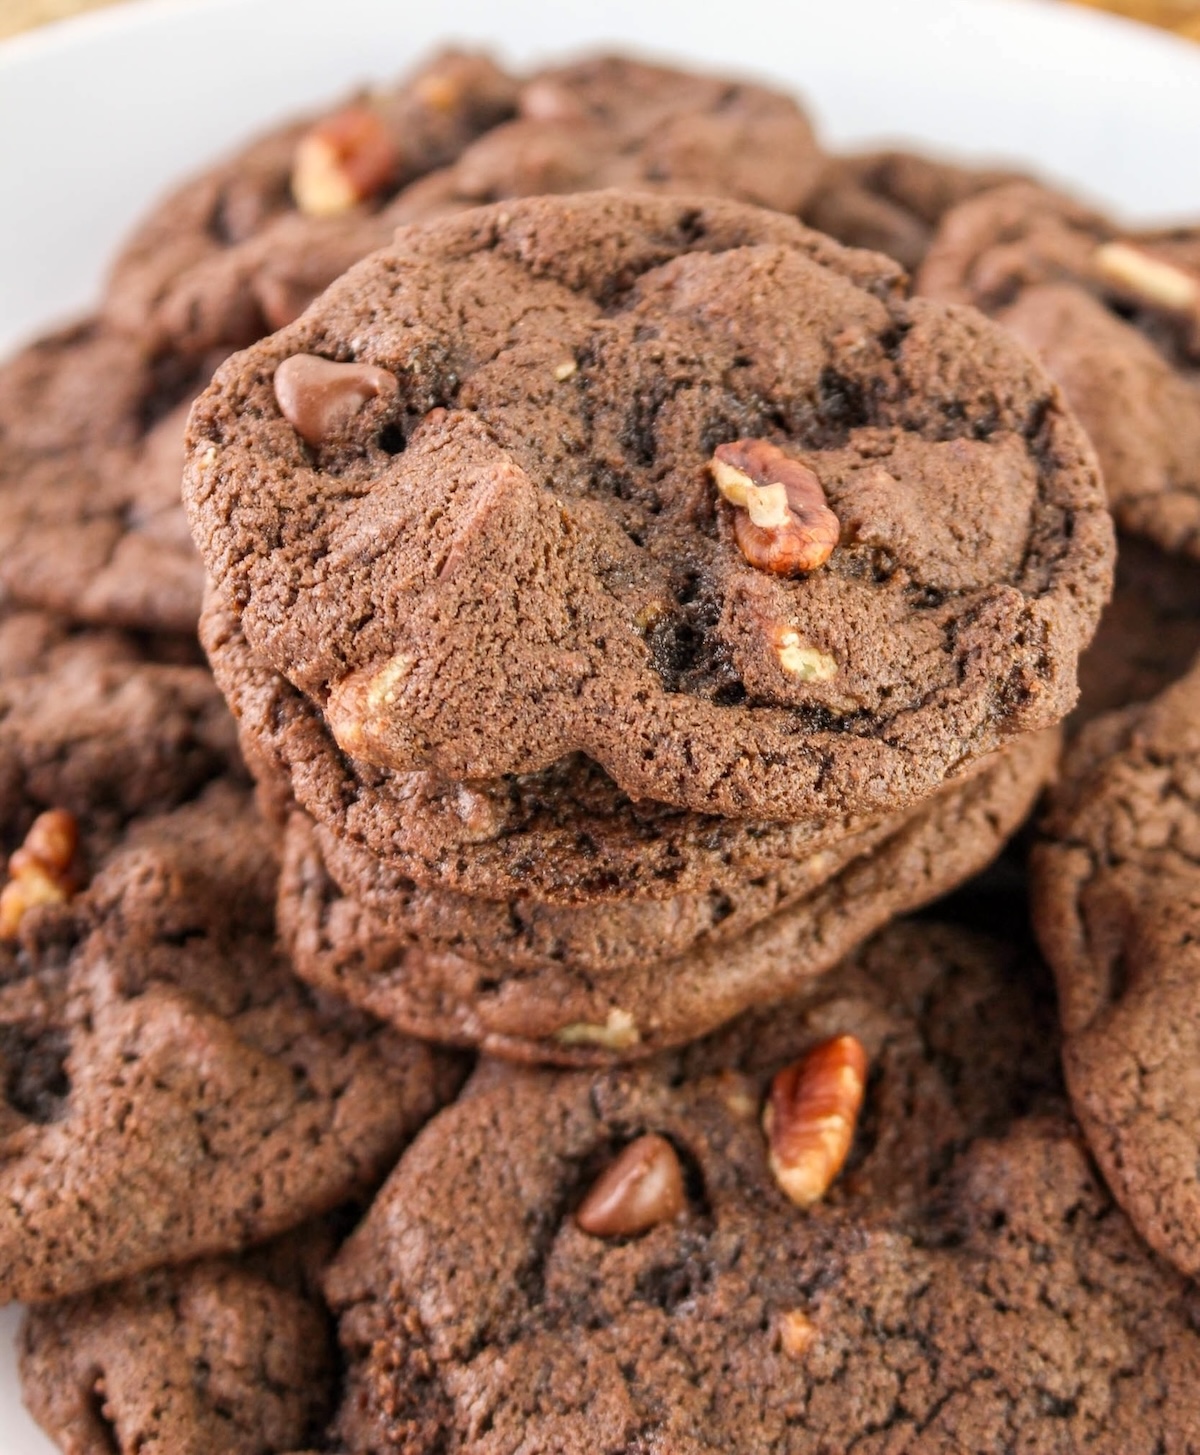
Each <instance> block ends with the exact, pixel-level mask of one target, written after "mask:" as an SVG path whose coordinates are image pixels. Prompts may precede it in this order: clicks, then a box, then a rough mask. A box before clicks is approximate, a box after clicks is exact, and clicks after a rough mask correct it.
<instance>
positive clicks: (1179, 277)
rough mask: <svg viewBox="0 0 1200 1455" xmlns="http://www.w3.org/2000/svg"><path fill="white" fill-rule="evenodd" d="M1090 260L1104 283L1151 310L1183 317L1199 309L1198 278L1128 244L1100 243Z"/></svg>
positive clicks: (1199, 284) (1199, 291)
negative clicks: (1128, 295)
mask: <svg viewBox="0 0 1200 1455" xmlns="http://www.w3.org/2000/svg"><path fill="white" fill-rule="evenodd" d="M1092 261H1093V263H1094V264H1095V266H1096V270H1097V271H1098V272H1099V274H1100V276H1101V277H1102V278H1103V279H1104V281H1105V282H1106V283H1110V284H1112V285H1113V286H1114V287H1116V288H1119V289H1120V290H1121V292H1123V293H1126V294H1131V295H1132V296H1133V297H1134V298H1135V299H1136V300H1137V301H1138V302H1140V303H1144V304H1147V305H1148V306H1149V307H1151V308H1161V309H1164V310H1165V311H1166V312H1168V313H1184V314H1194V313H1197V311H1198V310H1200V277H1197V276H1196V275H1195V274H1194V273H1191V272H1187V271H1185V270H1184V269H1183V268H1177V267H1176V266H1175V264H1174V263H1168V262H1165V261H1164V260H1163V259H1162V258H1156V257H1155V256H1154V255H1153V253H1149V252H1146V251H1144V250H1143V249H1142V248H1138V247H1134V246H1133V245H1132V244H1131V243H1123V242H1109V243H1103V244H1101V246H1100V247H1098V248H1097V249H1096V251H1095V252H1094V253H1093V254H1092Z"/></svg>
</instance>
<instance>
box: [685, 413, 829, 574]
mask: <svg viewBox="0 0 1200 1455" xmlns="http://www.w3.org/2000/svg"><path fill="white" fill-rule="evenodd" d="M709 469H710V470H711V471H712V475H713V479H714V480H715V481H716V482H717V489H718V490H719V491H720V492H721V494H722V496H723V497H724V498H725V499H726V500H727V501H728V502H729V504H730V505H732V506H733V508H734V514H733V534H734V538H735V540H736V541H737V543H738V549H739V550H740V551H741V553H742V555H743V556H745V558H746V560H747V561H749V563H750V564H751V565H752V566H754V567H756V568H757V569H758V570H760V571H770V572H771V574H772V575H774V576H800V575H803V574H804V573H805V572H807V571H815V570H816V569H817V567H818V566H823V565H824V564H825V562H826V561H827V560H828V559H829V557H830V555H831V554H832V553H833V548H834V546H836V545H837V543H838V536H839V534H840V531H841V527H840V525H839V524H838V518H837V516H836V515H834V513H833V511H832V510H830V508H829V506H828V505H827V504H826V503H825V492H824V490H822V489H821V482H820V480H818V479H817V477H816V475H815V474H814V473H813V471H812V470H810V469H809V468H808V466H807V465H802V464H801V463H800V461H799V460H793V459H792V458H791V456H790V455H785V454H784V452H783V451H782V450H781V449H779V448H778V447H777V446H776V445H773V444H770V443H769V442H768V441H767V440H733V441H731V442H730V443H729V444H725V445H718V446H717V448H716V450H715V451H714V452H713V457H712V460H711V461H710V462H709Z"/></svg>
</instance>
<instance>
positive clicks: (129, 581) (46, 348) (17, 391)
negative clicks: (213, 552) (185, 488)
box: [0, 321, 208, 632]
mask: <svg viewBox="0 0 1200 1455" xmlns="http://www.w3.org/2000/svg"><path fill="white" fill-rule="evenodd" d="M207 377H208V370H207V367H206V366H204V367H197V368H195V369H192V368H188V369H186V370H183V371H181V372H180V371H177V370H176V368H175V365H174V362H171V361H169V362H168V364H167V365H166V366H161V365H160V364H158V363H156V362H155V361H154V360H153V359H152V358H151V356H150V354H149V353H148V351H147V348H146V346H145V343H144V342H143V341H142V340H139V339H135V338H133V337H130V336H127V335H122V334H119V333H117V332H116V331H114V330H112V329H110V328H106V327H105V326H103V325H101V324H99V323H96V322H95V321H92V322H89V323H85V324H81V325H78V326H77V327H75V328H73V329H70V330H67V331H66V332H64V333H62V334H58V335H54V336H52V337H51V338H49V339H47V340H44V341H42V342H41V343H37V344H34V345H32V346H31V347H30V348H29V349H27V350H26V351H25V352H24V353H23V354H20V355H18V356H17V357H16V358H15V359H14V360H12V361H10V362H9V363H8V364H7V365H6V366H5V367H4V368H3V369H2V370H0V589H2V590H3V592H4V593H5V595H6V596H8V597H9V598H11V599H12V600H14V601H17V602H22V603H26V604H29V605H33V606H39V607H45V608H47V609H49V610H52V611H57V612H59V613H61V614H62V615H64V616H68V617H70V618H72V619H73V620H76V621H86V622H96V623H101V624H110V623H112V624H117V625H123V626H130V627H139V628H146V629H150V630H173V631H177V632H193V631H194V630H195V626H196V617H197V615H198V612H199V605H200V591H201V586H202V581H203V572H202V569H201V565H200V562H199V560H198V558H197V556H196V552H195V549H194V547H193V546H192V543H191V539H190V537H189V534H188V529H187V523H186V521H185V519H184V515H183V511H182V510H181V508H180V499H179V477H180V474H181V473H182V469H183V426H184V422H185V420H186V418H187V411H188V408H189V405H190V403H191V398H192V395H193V394H194V393H195V392H196V391H197V390H198V389H199V387H200V386H201V385H202V384H203V383H204V381H205V380H206V379H207Z"/></svg>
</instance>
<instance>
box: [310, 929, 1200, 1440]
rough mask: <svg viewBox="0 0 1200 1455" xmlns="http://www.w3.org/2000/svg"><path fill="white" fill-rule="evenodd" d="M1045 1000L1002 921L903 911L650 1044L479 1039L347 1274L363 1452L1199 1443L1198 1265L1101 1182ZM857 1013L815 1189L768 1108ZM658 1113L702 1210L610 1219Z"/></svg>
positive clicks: (361, 1236) (342, 1278)
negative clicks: (483, 1043) (803, 1194)
mask: <svg viewBox="0 0 1200 1455" xmlns="http://www.w3.org/2000/svg"><path fill="white" fill-rule="evenodd" d="M1048 1019H1049V1014H1048V1007H1047V1006H1046V1005H1045V1002H1044V999H1043V998H1042V986H1041V984H1040V982H1039V981H1037V980H1035V981H1033V982H1032V983H1031V980H1030V978H1029V976H1028V971H1027V968H1026V967H1025V966H1023V965H1022V964H1021V963H1020V962H1019V961H1018V960H1016V959H1015V957H1013V956H1012V954H1011V953H1010V952H1008V951H1006V950H1005V949H1004V948H1002V947H1001V946H1000V945H998V944H995V943H992V942H989V941H986V940H982V939H980V938H977V937H973V936H969V935H966V934H965V933H963V932H957V931H951V930H946V929H942V928H939V927H936V926H901V927H897V928H894V929H892V930H890V931H889V932H887V933H886V934H884V935H882V936H881V937H880V938H879V939H878V940H876V941H875V942H874V943H873V944H872V945H871V946H870V947H869V948H868V949H867V950H866V951H864V952H862V953H861V954H860V955H859V956H857V957H856V958H855V959H854V960H851V961H849V962H847V963H846V964H844V965H843V966H842V967H840V968H839V969H838V970H837V971H836V972H834V973H833V974H832V975H830V976H829V977H827V978H826V979H825V980H823V981H822V982H820V983H819V984H818V985H816V986H814V987H812V989H811V990H810V991H809V992H808V993H807V994H806V996H805V997H804V998H803V999H802V1000H800V1001H798V1002H797V1003H795V1004H794V1005H792V1006H790V1007H788V1008H786V1009H781V1010H776V1011H775V1012H773V1013H770V1014H768V1015H759V1016H751V1017H748V1018H747V1019H746V1020H745V1021H743V1022H739V1023H738V1024H737V1025H736V1026H735V1027H733V1028H731V1029H730V1030H729V1031H728V1032H726V1033H725V1034H723V1035H722V1036H718V1037H714V1038H713V1039H712V1040H710V1041H708V1042H705V1043H702V1044H700V1045H698V1046H696V1047H693V1048H691V1049H689V1050H688V1051H686V1052H683V1053H680V1054H678V1055H675V1056H670V1057H663V1058H660V1059H659V1060H658V1061H656V1062H654V1063H650V1064H649V1065H647V1066H646V1067H642V1068H638V1069H626V1070H623V1071H610V1072H606V1073H590V1074H580V1073H569V1074H557V1075H556V1074H551V1073H549V1072H546V1071H542V1072H533V1071H518V1070H515V1069H512V1068H499V1067H497V1066H495V1065H488V1066H485V1067H484V1068H482V1069H481V1070H480V1071H479V1072H478V1073H477V1075H476V1078H475V1080H474V1082H473V1083H472V1084H471V1088H470V1090H469V1092H468V1093H467V1094H465V1095H464V1096H462V1097H461V1098H460V1099H459V1101H458V1102H456V1103H455V1104H454V1105H452V1106H451V1107H449V1108H447V1109H446V1110H445V1111H443V1112H442V1113H441V1114H439V1116H438V1117H437V1118H436V1119H435V1120H434V1121H433V1122H432V1123H431V1124H430V1125H429V1126H428V1127H427V1128H426V1129H425V1131H424V1132H423V1133H422V1134H421V1135H420V1136H419V1137H418V1138H417V1140H416V1141H415V1142H414V1144H413V1145H412V1147H410V1149H409V1150H408V1152H407V1153H406V1154H405V1156H404V1157H403V1158H402V1160H401V1162H400V1163H399V1165H398V1167H397V1168H396V1170H395V1172H394V1173H393V1175H392V1177H391V1178H390V1179H389V1181H388V1183H387V1184H386V1186H385V1188H384V1190H383V1192H382V1193H381V1194H380V1196H379V1197H378V1198H377V1200H376V1202H375V1204H374V1205H373V1207H372V1209H371V1212H370V1213H369V1215H368V1217H367V1219H366V1221H365V1223H364V1224H363V1225H362V1227H361V1228H360V1229H359V1230H358V1231H357V1232H356V1233H355V1234H354V1235H353V1236H352V1237H351V1239H350V1240H349V1242H348V1243H347V1245H346V1246H345V1248H344V1249H343V1250H342V1252H341V1254H339V1256H338V1258H337V1259H336V1260H335V1261H334V1263H333V1265H332V1268H331V1270H330V1273H329V1274H328V1276H327V1278H326V1290H327V1292H328V1294H329V1296H330V1298H331V1302H332V1303H333V1305H334V1307H335V1308H336V1309H337V1310H338V1311H339V1313H340V1315H341V1321H340V1336H341V1341H342V1345H343V1349H344V1351H345V1355H346V1358H347V1360H348V1374H347V1381H346V1387H345V1393H344V1396H343V1400H342V1405H341V1412H340V1414H339V1417H338V1419H337V1422H336V1425H335V1432H336V1434H337V1436H338V1437H339V1446H340V1448H344V1449H346V1450H348V1451H351V1452H355V1455H358V1452H367V1451H370V1452H377V1451H383V1450H392V1449H404V1450H406V1451H410V1452H414V1455H416V1452H421V1451H433V1450H436V1451H438V1452H439V1455H454V1452H458V1451H466V1450H470V1451H472V1452H478V1455H485V1452H493V1451H494V1452H499V1451H502V1450H509V1449H514V1448H517V1447H518V1446H519V1448H520V1449H521V1450H522V1451H527V1452H529V1455H541V1452H546V1455H549V1452H554V1455H576V1452H585V1451H587V1452H592V1451H596V1450H599V1449H603V1450H606V1451H612V1452H622V1455H634V1452H639V1455H640V1452H645V1451H649V1450H670V1451H671V1452H672V1455H699V1452H716V1451H728V1450H735V1449H736V1450H737V1451H739V1452H743V1455H757V1452H770V1455H817V1452H829V1451H838V1452H839V1455H840V1452H854V1455H866V1452H883V1451H885V1450H889V1451H901V1450H903V1451H911V1452H922V1455H925V1452H946V1455H949V1452H951V1451H954V1452H959V1451H964V1450H971V1451H975V1450H979V1451H983V1450H988V1451H991V1450H1016V1449H1022V1450H1046V1451H1049V1450H1054V1451H1068V1450H1071V1451H1075V1450H1082V1449H1084V1448H1086V1449H1088V1450H1096V1451H1100V1452H1105V1455H1134V1452H1136V1455H1151V1452H1153V1451H1154V1450H1156V1449H1157V1450H1171V1449H1178V1450H1181V1451H1182V1450H1186V1449H1187V1448H1188V1447H1189V1445H1190V1443H1192V1442H1193V1441H1194V1438H1195V1434H1196V1431H1197V1429H1200V1399H1198V1396H1197V1393H1196V1391H1197V1389H1198V1388H1200V1337H1198V1336H1197V1333H1196V1329H1195V1318H1196V1312H1197V1300H1196V1293H1195V1289H1194V1288H1193V1287H1192V1286H1191V1285H1190V1284H1189V1283H1187V1282H1185V1281H1184V1280H1183V1279H1181V1278H1179V1277H1178V1276H1177V1275H1176V1274H1174V1273H1173V1272H1172V1271H1171V1270H1170V1269H1168V1268H1166V1267H1164V1266H1163V1265H1162V1264H1160V1263H1159V1262H1158V1261H1157V1260H1156V1259H1154V1258H1153V1257H1152V1256H1151V1255H1149V1254H1148V1253H1147V1251H1146V1250H1145V1249H1144V1248H1143V1247H1142V1246H1141V1245H1140V1244H1139V1242H1138V1240H1137V1238H1136V1236H1135V1235H1134V1233H1133V1231H1132V1229H1131V1228H1130V1227H1129V1225H1128V1223H1127V1222H1126V1221H1125V1219H1124V1218H1123V1217H1122V1216H1121V1214H1120V1213H1119V1212H1118V1211H1117V1210H1115V1209H1114V1208H1113V1206H1112V1204H1111V1202H1110V1201H1109V1199H1108V1197H1107V1195H1106V1193H1105V1191H1104V1189H1103V1187H1102V1186H1100V1185H1099V1184H1098V1182H1097V1180H1096V1178H1095V1176H1094V1174H1093V1172H1092V1169H1091V1167H1090V1164H1089V1162H1088V1159H1087V1156H1086V1152H1085V1149H1084V1148H1083V1146H1082V1144H1081V1142H1080V1140H1079V1138H1078V1136H1077V1134H1076V1132H1075V1130H1074V1129H1073V1127H1072V1126H1071V1124H1070V1122H1069V1121H1068V1119H1067V1118H1066V1117H1065V1115H1064V1114H1063V1108H1062V1103H1061V1100H1060V1098H1059V1096H1058V1094H1057V1090H1056V1067H1055V1045H1054V1038H1053V1035H1052V1033H1051V1031H1050V1028H1049V1025H1048ZM847 1033H849V1034H852V1035H854V1036H856V1037H857V1038H858V1039H859V1041H860V1042H861V1043H862V1045H863V1047H864V1048H865V1051H866V1053H867V1056H868V1058H869V1074H868V1079H867V1085H866V1098H865V1103H864V1106H863V1110H862V1112H861V1115H860V1116H859V1118H858V1123H857V1132H856V1135H855V1137H854V1141H853V1144H852V1149H851V1152H850V1157H849V1161H848V1162H847V1164H846V1168H845V1170H844V1171H843V1173H842V1175H841V1177H840V1178H839V1179H838V1180H837V1181H835V1182H834V1183H833V1185H832V1186H831V1187H830V1188H829V1189H828V1191H827V1192H826V1194H825V1196H824V1197H823V1199H821V1200H820V1201H818V1202H817V1203H816V1204H815V1205H813V1206H811V1207H808V1208H805V1209H801V1208H798V1207H796V1206H794V1205H793V1204H792V1203H791V1202H790V1201H789V1200H788V1199H787V1198H786V1197H785V1196H784V1195H783V1193H782V1191H781V1189H780V1187H779V1185H778V1184H777V1182H776V1179H775V1176H774V1175H773V1174H772V1171H771V1169H770V1167H769V1164H768V1155H767V1153H768V1147H767V1143H766V1139H765V1138H764V1134H763V1131H762V1128H761V1124H760V1110H761V1108H762V1106H763V1101H764V1098H765V1095H766V1093H767V1088H768V1085H769V1083H770V1079H771V1077H772V1076H773V1075H774V1074H775V1073H776V1072H778V1071H779V1070H781V1069H782V1068H784V1067H786V1066H788V1065H789V1064H790V1063H793V1062H794V1061H795V1060H796V1058H798V1057H800V1056H803V1055H805V1054H806V1053H807V1052H808V1051H809V1050H810V1049H811V1048H813V1047H814V1045H815V1044H816V1043H818V1042H821V1041H824V1040H825V1039H826V1038H827V1037H831V1036H838V1035H845V1034H847ZM652 1133H653V1134H657V1135H658V1136H660V1137H662V1138H664V1139H665V1140H666V1142H667V1143H668V1144H669V1146H670V1149H671V1151H670V1152H668V1153H667V1154H666V1155H667V1157H668V1158H671V1157H672V1156H673V1158H674V1160H675V1162H676V1164H677V1165H678V1167H679V1169H680V1172H681V1174H682V1178H681V1180H682V1193H683V1196H682V1198H681V1199H680V1200H679V1201H680V1202H681V1203H682V1206H680V1207H679V1210H678V1211H677V1212H675V1215H674V1216H672V1215H671V1213H672V1211H674V1207H675V1206H676V1205H677V1204H675V1203H673V1202H672V1201H670V1200H668V1199H666V1198H665V1197H664V1198H663V1199H662V1204H661V1205H660V1206H659V1207H658V1208H653V1210H654V1211H656V1212H657V1214H658V1220H657V1221H653V1222H652V1223H651V1225H650V1226H649V1228H648V1229H646V1230H645V1231H642V1232H640V1233H638V1234H634V1235H625V1236H622V1235H619V1234H615V1233H613V1234H609V1235H601V1234H598V1233H592V1232H585V1231H584V1230H583V1228H582V1227H581V1226H580V1220H581V1218H582V1217H583V1212H582V1206H583V1204H584V1202H585V1200H586V1199H587V1197H588V1194H589V1192H590V1190H591V1189H593V1188H594V1187H595V1185H596V1182H597V1179H598V1178H599V1177H600V1175H601V1174H602V1173H603V1172H605V1170H606V1169H608V1168H610V1167H611V1166H612V1165H613V1163H614V1160H615V1159H616V1158H617V1157H618V1156H620V1155H621V1154H622V1153H623V1152H624V1150H625V1149H626V1148H627V1147H628V1146H629V1145H630V1144H631V1143H633V1142H634V1141H635V1140H637V1139H639V1138H641V1137H643V1136H645V1135H647V1134H652ZM652 1207H653V1205H652ZM1168 1391H1169V1396H1168V1394H1167V1392H1168Z"/></svg>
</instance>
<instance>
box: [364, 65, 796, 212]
mask: <svg viewBox="0 0 1200 1455" xmlns="http://www.w3.org/2000/svg"><path fill="white" fill-rule="evenodd" d="M822 165H823V159H822V156H821V153H820V151H819V150H818V147H817V144H816V141H815V139H814V137H813V133H812V128H811V127H810V125H809V123H808V120H807V118H806V117H805V115H804V113H803V112H802V111H801V110H800V108H799V106H797V104H796V102H795V101H794V100H792V98H791V97H789V96H784V95H781V94H780V93H779V92H777V91H769V90H767V89H766V88H765V87H762V86H753V85H748V84H746V83H745V82H740V81H735V80H732V79H730V78H728V77H724V76H713V75H703V74H697V73H696V72H693V71H682V70H673V69H670V68H668V67H665V66H651V65H647V64H645V63H644V62H641V61H634V60H630V59H629V58H628V57H627V56H594V57H590V58H589V59H587V60H584V61H580V62H577V63H576V64H574V65H569V66H562V67H552V68H549V69H547V70H543V71H539V72H537V73H536V74H535V75H534V76H533V77H532V78H531V79H530V80H529V81H527V82H526V84H525V85H524V86H522V87H521V90H520V92H519V93H518V97H517V115H516V117H515V118H514V119H513V120H511V121H508V122H506V123H504V124H503V125H500V126H497V127H494V128H493V129H492V130H491V131H488V132H485V133H484V134H483V135H482V136H480V137H479V138H478V139H477V140H476V141H474V142H472V143H471V145H470V146H468V147H466V148H465V149H464V151H463V152H462V155H461V156H460V157H458V159H457V160H456V161H455V162H454V163H452V164H451V165H450V166H448V167H446V168H443V169H442V170H441V171H439V172H434V173H431V174H430V175H429V176H428V177H425V178H422V179H421V180H420V181H418V182H415V183H414V184H413V185H412V186H411V187H409V188H408V189H407V190H406V191H405V192H403V193H401V194H400V195H399V196H398V197H397V198H396V200H395V202H394V203H393V204H392V205H391V207H390V208H389V209H388V213H387V216H388V218H389V220H390V221H392V222H393V223H394V224H400V223H409V222H416V221H424V220H426V219H427V218H430V217H434V216H440V215H442V214H445V213H449V212H454V211H461V210H462V209H463V208H467V207H478V206H480V205H481V204H484V203H488V202H500V201H503V200H504V199H506V198H514V197H534V196H540V195H544V194H547V193H567V192H592V191H597V190H599V189H600V188H603V187H627V188H636V189H637V190H639V191H654V192H668V193H671V192H683V193H688V194H689V195H694V194H696V193H703V194H704V195H705V196H710V197H729V198H732V199H734V200H735V201H740V202H753V203H756V204H757V205H758V206H760V207H772V208H774V209H775V210H776V211H778V212H792V213H794V212H798V211H799V210H800V208H801V207H802V206H803V205H804V203H805V201H806V200H807V199H808V197H809V195H810V193H811V192H812V190H813V187H814V185H815V184H816V180H817V177H818V174H819V172H820V169H821V167H822Z"/></svg>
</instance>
